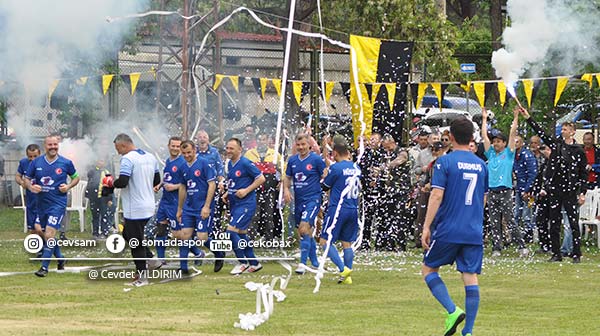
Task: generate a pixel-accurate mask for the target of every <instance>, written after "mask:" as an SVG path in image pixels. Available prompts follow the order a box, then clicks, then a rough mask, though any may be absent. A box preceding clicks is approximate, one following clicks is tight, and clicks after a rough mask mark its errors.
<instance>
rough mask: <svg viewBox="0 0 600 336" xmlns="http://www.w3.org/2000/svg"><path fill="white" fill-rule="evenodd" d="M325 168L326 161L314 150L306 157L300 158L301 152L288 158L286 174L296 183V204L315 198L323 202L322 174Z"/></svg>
mask: <svg viewBox="0 0 600 336" xmlns="http://www.w3.org/2000/svg"><path fill="white" fill-rule="evenodd" d="M324 170H325V161H324V160H323V159H322V158H321V157H320V156H319V155H317V154H315V153H313V152H310V153H309V154H308V156H307V157H305V158H304V159H300V155H299V154H296V155H294V156H292V157H290V158H289V159H288V164H287V168H286V170H285V174H286V175H287V176H288V177H289V178H291V179H292V181H293V183H294V197H295V199H296V202H295V203H296V204H303V203H306V202H310V201H315V200H318V201H319V202H321V176H323V171H324Z"/></svg>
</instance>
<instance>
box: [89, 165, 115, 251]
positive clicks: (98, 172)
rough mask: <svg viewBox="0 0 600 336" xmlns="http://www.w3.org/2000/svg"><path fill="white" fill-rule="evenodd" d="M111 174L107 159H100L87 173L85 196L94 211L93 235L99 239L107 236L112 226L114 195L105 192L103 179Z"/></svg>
mask: <svg viewBox="0 0 600 336" xmlns="http://www.w3.org/2000/svg"><path fill="white" fill-rule="evenodd" d="M107 175H110V171H108V170H107V169H106V161H105V160H104V159H98V160H97V161H96V165H95V167H94V168H92V169H90V170H89V171H88V173H87V178H88V184H87V187H86V189H85V197H87V199H88V200H90V211H91V212H92V236H93V237H94V238H97V239H101V238H106V236H108V230H109V228H110V227H111V226H112V222H113V216H112V211H111V208H112V205H113V195H112V194H109V193H107V192H103V189H104V188H103V186H102V180H103V179H104V177H105V176H107Z"/></svg>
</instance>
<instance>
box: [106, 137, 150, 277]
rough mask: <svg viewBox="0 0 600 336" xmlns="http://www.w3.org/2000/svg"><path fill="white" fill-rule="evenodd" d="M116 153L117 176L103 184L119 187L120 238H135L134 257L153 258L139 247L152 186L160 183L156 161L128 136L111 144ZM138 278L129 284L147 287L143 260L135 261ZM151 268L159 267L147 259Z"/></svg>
mask: <svg viewBox="0 0 600 336" xmlns="http://www.w3.org/2000/svg"><path fill="white" fill-rule="evenodd" d="M113 142H114V144H115V149H116V151H117V153H119V154H120V155H122V158H121V168H120V170H119V177H118V178H117V179H116V180H114V181H113V177H112V176H106V177H105V178H104V179H103V181H102V184H103V185H104V186H105V187H109V188H112V187H114V188H122V189H123V191H122V192H121V200H122V202H123V218H124V228H123V237H124V238H125V239H126V240H127V243H128V245H129V241H131V240H134V239H137V240H138V242H139V243H140V244H139V245H138V246H137V247H136V248H131V255H132V256H133V257H134V258H152V257H153V255H152V252H150V249H148V247H147V246H144V245H143V244H142V241H143V240H144V226H146V223H147V222H148V220H149V219H150V218H151V217H152V215H154V204H155V200H154V187H156V186H158V185H159V184H160V172H159V170H158V162H157V161H156V159H155V158H154V156H153V155H152V154H150V153H146V152H145V151H143V150H141V149H139V148H136V147H135V145H134V143H133V140H131V137H129V135H127V134H124V133H121V134H119V135H117V137H116V138H115V140H114V141H113ZM134 263H135V268H136V271H137V276H136V278H135V279H134V281H133V282H132V283H131V285H133V286H136V287H140V286H145V285H148V278H147V275H146V270H147V266H146V261H145V260H135V261H134ZM148 266H149V267H150V268H159V267H160V266H161V263H160V261H159V260H158V259H153V260H148Z"/></svg>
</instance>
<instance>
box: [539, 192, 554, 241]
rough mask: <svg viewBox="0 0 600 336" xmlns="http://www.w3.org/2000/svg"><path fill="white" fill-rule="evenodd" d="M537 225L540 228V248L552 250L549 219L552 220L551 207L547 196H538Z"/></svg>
mask: <svg viewBox="0 0 600 336" xmlns="http://www.w3.org/2000/svg"><path fill="white" fill-rule="evenodd" d="M535 207H536V210H535V226H537V229H538V239H539V241H540V248H541V249H543V250H544V251H550V247H551V244H552V243H551V241H550V227H549V223H548V221H549V220H550V207H549V206H548V201H547V199H546V198H545V197H542V198H538V199H537V200H536V201H535Z"/></svg>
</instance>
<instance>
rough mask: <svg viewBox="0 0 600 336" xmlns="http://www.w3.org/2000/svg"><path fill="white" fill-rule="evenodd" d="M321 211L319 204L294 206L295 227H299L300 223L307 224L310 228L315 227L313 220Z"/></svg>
mask: <svg viewBox="0 0 600 336" xmlns="http://www.w3.org/2000/svg"><path fill="white" fill-rule="evenodd" d="M319 210H321V202H318V201H312V202H307V203H304V204H296V206H295V209H294V220H295V221H296V227H298V226H300V222H308V224H310V226H311V227H315V219H316V218H317V215H318V214H319Z"/></svg>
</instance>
